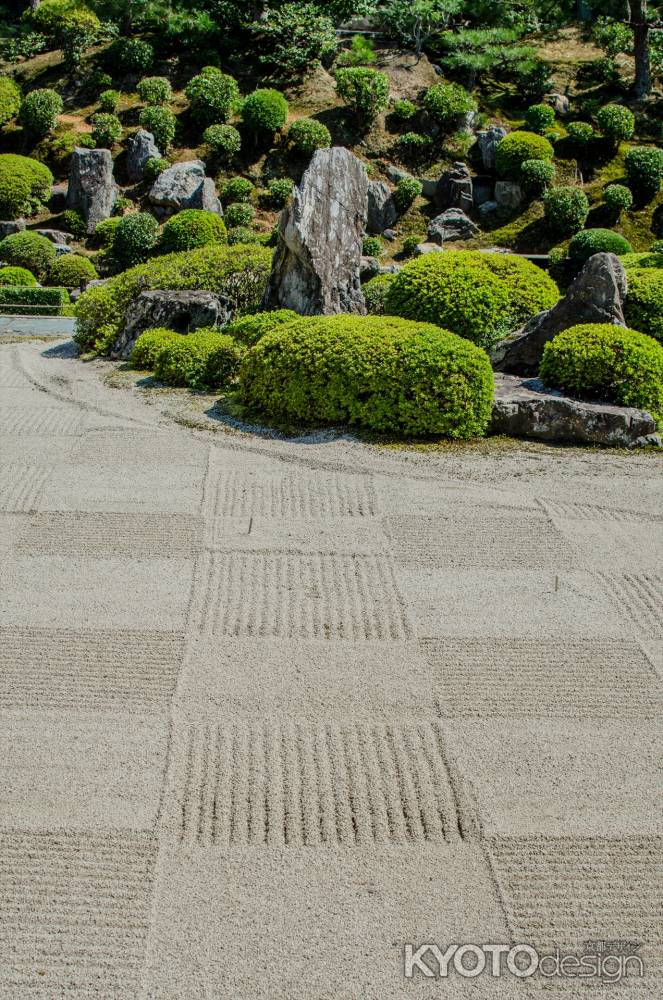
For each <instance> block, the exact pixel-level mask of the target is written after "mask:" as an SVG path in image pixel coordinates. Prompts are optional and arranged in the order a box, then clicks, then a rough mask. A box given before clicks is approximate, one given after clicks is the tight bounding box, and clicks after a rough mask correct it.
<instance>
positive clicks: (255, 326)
mask: <svg viewBox="0 0 663 1000" xmlns="http://www.w3.org/2000/svg"><path fill="white" fill-rule="evenodd" d="M299 318H300V317H299V315H298V314H297V313H296V312H293V311H292V309H274V310H272V312H259V313H253V314H252V315H250V316H240V318H239V319H236V320H233V322H232V323H229V324H228V326H226V327H225V328H224V331H223V332H224V333H226V334H228V336H229V337H232V338H233V339H234V340H236V341H238V342H239V343H240V344H243V345H244V347H252V346H253V344H256V343H257V342H258V341H259V340H260V338H261V337H264V336H265V334H266V333H271V332H272V331H273V330H277V329H278V328H279V327H281V326H283V325H284V324H285V323H292V322H293V321H294V320H298V319H299Z"/></svg>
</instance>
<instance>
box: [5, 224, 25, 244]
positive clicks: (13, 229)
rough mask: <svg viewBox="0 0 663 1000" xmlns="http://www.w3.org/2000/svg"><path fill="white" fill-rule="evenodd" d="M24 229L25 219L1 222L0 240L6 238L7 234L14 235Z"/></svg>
mask: <svg viewBox="0 0 663 1000" xmlns="http://www.w3.org/2000/svg"><path fill="white" fill-rule="evenodd" d="M24 229H25V219H14V220H13V221H7V222H4V221H3V222H0V240H4V238H5V236H13V235H14V233H22V232H23V230H24Z"/></svg>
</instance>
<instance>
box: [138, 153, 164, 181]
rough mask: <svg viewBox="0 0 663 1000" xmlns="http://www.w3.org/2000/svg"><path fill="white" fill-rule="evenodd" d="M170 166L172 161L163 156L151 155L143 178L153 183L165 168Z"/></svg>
mask: <svg viewBox="0 0 663 1000" xmlns="http://www.w3.org/2000/svg"><path fill="white" fill-rule="evenodd" d="M169 166H170V163H169V162H168V160H165V159H164V158H163V157H162V156H151V157H150V159H149V160H148V161H147V163H146V164H145V168H144V170H143V178H144V179H145V180H146V181H147V182H148V184H153V183H154V181H155V180H156V179H157V177H158V176H159V174H162V173H163V172H164V170H168V167H169Z"/></svg>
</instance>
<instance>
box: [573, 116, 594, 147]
mask: <svg viewBox="0 0 663 1000" xmlns="http://www.w3.org/2000/svg"><path fill="white" fill-rule="evenodd" d="M566 131H567V133H568V136H569V139H570V140H571V142H572V143H573V144H574V146H577V147H584V146H586V145H587V144H588V143H589V142H591V140H592V139H593V138H594V129H593V128H592V126H591V125H590V124H589V122H569V123H568V124H567V126H566Z"/></svg>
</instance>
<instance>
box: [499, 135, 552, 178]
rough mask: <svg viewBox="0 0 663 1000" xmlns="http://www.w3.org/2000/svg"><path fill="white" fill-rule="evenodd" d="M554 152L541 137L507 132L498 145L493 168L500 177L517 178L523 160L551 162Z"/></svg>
mask: <svg viewBox="0 0 663 1000" xmlns="http://www.w3.org/2000/svg"><path fill="white" fill-rule="evenodd" d="M554 155H555V151H554V149H553V148H552V146H551V145H550V143H549V142H548V140H547V139H545V138H544V137H543V136H542V135H536V133H534V132H509V134H508V135H505V136H504V138H503V139H502V140H501V141H500V142H499V143H498V146H497V149H496V151H495V167H496V169H497V172H498V174H500V176H501V177H513V178H517V177H518V175H519V173H520V168H521V166H522V165H523V163H524V162H525V160H552V158H553V156H554Z"/></svg>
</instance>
